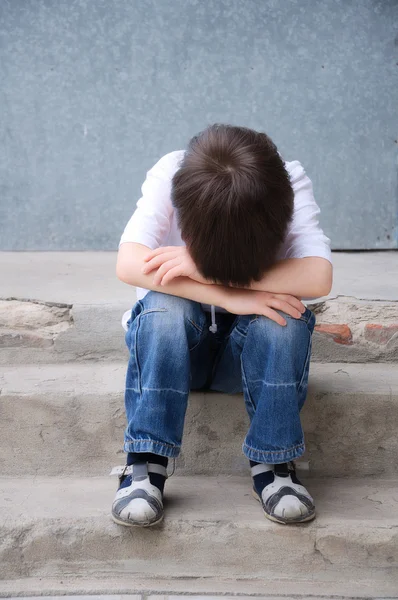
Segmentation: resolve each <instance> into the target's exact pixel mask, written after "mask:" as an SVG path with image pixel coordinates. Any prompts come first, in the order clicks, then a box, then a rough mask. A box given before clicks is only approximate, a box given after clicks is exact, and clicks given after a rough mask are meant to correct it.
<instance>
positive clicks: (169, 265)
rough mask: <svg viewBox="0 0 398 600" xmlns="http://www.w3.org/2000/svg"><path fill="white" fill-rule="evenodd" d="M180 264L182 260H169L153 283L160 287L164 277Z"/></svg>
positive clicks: (156, 274)
mask: <svg viewBox="0 0 398 600" xmlns="http://www.w3.org/2000/svg"><path fill="white" fill-rule="evenodd" d="M179 264H180V259H179V258H175V259H174V260H169V261H167V262H165V263H164V264H163V265H162V266H161V267H160V268H159V269H158V270H157V271H156V273H155V276H154V278H153V283H154V284H155V285H160V283H161V281H162V279H163V277H164V276H165V275H166V273H167V272H168V271H170V269H172V268H173V267H177V266H178V265H179Z"/></svg>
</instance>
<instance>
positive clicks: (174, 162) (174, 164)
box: [148, 150, 185, 180]
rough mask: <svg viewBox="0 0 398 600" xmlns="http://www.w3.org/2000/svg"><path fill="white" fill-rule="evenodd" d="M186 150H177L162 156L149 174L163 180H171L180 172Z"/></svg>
mask: <svg viewBox="0 0 398 600" xmlns="http://www.w3.org/2000/svg"><path fill="white" fill-rule="evenodd" d="M184 154H185V150H175V151H174V152H169V153H168V154H165V155H164V156H162V158H161V159H160V160H158V162H157V163H156V164H155V165H154V166H153V167H152V168H151V169H150V170H149V171H148V174H149V173H150V174H151V175H154V176H157V177H159V178H161V179H166V180H171V179H172V178H173V176H174V174H175V173H176V171H178V169H179V167H180V164H181V161H182V159H183V158H184Z"/></svg>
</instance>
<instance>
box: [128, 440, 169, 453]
mask: <svg viewBox="0 0 398 600" xmlns="http://www.w3.org/2000/svg"><path fill="white" fill-rule="evenodd" d="M136 442H138V443H141V442H150V443H151V444H156V445H157V446H167V447H168V448H176V449H177V450H178V449H179V448H180V447H181V446H176V445H175V444H168V443H167V442H158V441H157V440H151V439H150V438H142V439H138V438H130V439H129V440H125V444H135V443H136Z"/></svg>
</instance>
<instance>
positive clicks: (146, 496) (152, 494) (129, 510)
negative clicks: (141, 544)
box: [111, 462, 167, 527]
mask: <svg viewBox="0 0 398 600" xmlns="http://www.w3.org/2000/svg"><path fill="white" fill-rule="evenodd" d="M150 473H157V474H159V475H162V476H163V477H165V478H166V477H167V470H166V467H163V466H162V465H157V464H154V463H146V462H145V463H144V462H139V463H135V464H134V465H131V466H126V467H115V468H114V469H113V470H112V472H111V475H119V481H120V486H119V489H118V491H117V493H116V496H115V499H114V501H113V504H112V519H113V520H114V521H115V523H118V524H119V525H125V526H127V527H150V526H152V525H156V524H157V523H160V521H161V520H162V519H163V516H164V509H163V494H162V492H161V491H160V489H159V488H158V487H156V486H155V485H152V484H151V482H150V479H149V474H150Z"/></svg>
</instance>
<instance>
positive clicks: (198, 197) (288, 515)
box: [112, 125, 332, 527]
mask: <svg viewBox="0 0 398 600" xmlns="http://www.w3.org/2000/svg"><path fill="white" fill-rule="evenodd" d="M318 214H319V208H318V206H317V204H316V202H315V200H314V197H313V193H312V184H311V181H310V180H309V179H308V177H307V176H306V174H305V172H304V169H303V168H302V166H301V165H300V163H299V162H297V161H294V162H291V163H284V161H283V160H282V158H281V156H280V154H279V153H278V151H277V148H276V146H275V144H274V143H273V142H272V140H271V139H270V138H269V137H268V136H267V135H266V134H264V133H258V132H256V131H253V130H250V129H246V128H243V127H233V126H230V125H213V126H211V127H208V128H207V129H206V130H205V131H203V132H202V133H200V134H199V135H198V136H196V137H194V138H193V139H192V140H191V141H190V143H189V146H188V149H187V150H186V151H185V152H172V153H171V154H167V155H166V156H164V157H163V158H162V159H161V160H160V161H159V162H158V163H157V164H156V165H155V166H154V167H153V168H152V169H151V170H150V171H149V172H148V174H147V179H146V181H145V182H144V184H143V187H142V198H141V199H140V200H139V202H138V204H137V209H136V211H135V213H134V214H133V216H132V218H131V219H130V221H129V223H128V224H127V226H126V229H125V231H124V233H123V235H122V238H121V244H120V247H119V254H118V260H117V275H118V277H119V279H121V280H122V281H124V282H125V283H128V284H130V285H133V286H137V287H138V288H139V289H138V302H137V303H136V304H135V306H134V307H133V309H132V311H131V312H129V313H128V314H127V317H126V318H125V326H126V329H127V333H126V343H127V346H128V348H129V350H130V360H129V364H128V371H127V380H126V395H125V405H126V413H127V422H128V425H127V428H126V430H125V443H124V450H125V452H126V453H127V464H126V466H125V467H120V468H116V469H115V470H114V471H115V472H117V473H119V475H120V487H119V490H118V492H117V494H116V497H115V500H114V502H113V506H112V516H113V519H114V520H115V521H116V522H117V523H120V524H121V525H127V526H134V525H135V526H142V527H145V526H149V525H154V524H156V523H158V522H159V521H161V519H162V518H163V488H164V483H165V480H166V477H167V472H166V467H167V462H168V458H170V457H176V456H178V454H179V452H180V447H181V439H182V433H183V425H184V417H185V411H186V406H187V400H188V394H189V391H190V390H191V389H212V390H217V391H222V392H226V393H237V392H241V391H242V390H243V394H244V400H245V405H246V409H247V411H248V414H249V417H250V427H249V431H248V433H247V436H246V439H245V441H244V444H243V452H244V454H245V455H246V456H247V458H248V459H249V461H250V466H251V473H252V477H253V487H254V493H255V495H256V497H257V498H258V499H259V500H260V502H261V503H262V506H263V510H264V512H265V515H266V516H267V517H268V518H269V519H271V520H273V521H276V522H279V523H285V524H287V523H299V522H304V521H309V520H311V519H313V518H314V517H315V507H314V503H313V499H312V498H311V496H310V494H309V493H308V491H307V490H306V489H305V487H304V486H303V485H302V484H301V483H300V481H299V480H298V479H297V476H296V474H295V470H294V463H293V462H292V461H293V460H294V459H296V458H298V457H300V456H301V455H302V454H303V453H304V439H303V431H302V428H301V423H300V415H299V413H300V410H301V408H302V406H303V404H304V401H305V397H306V392H307V381H308V371H309V359H310V353H311V335H312V331H313V328H314V324H315V317H314V315H313V313H312V312H311V311H310V310H308V309H306V308H305V306H304V305H303V304H302V302H301V300H300V299H301V298H316V297H319V296H324V295H327V294H328V293H329V291H330V289H331V283H332V266H331V262H330V246H329V240H328V238H327V237H326V236H325V235H324V234H323V232H322V230H321V229H320V227H319V224H318V219H317V216H318ZM148 290H149V291H148ZM215 307H217V309H215Z"/></svg>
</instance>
